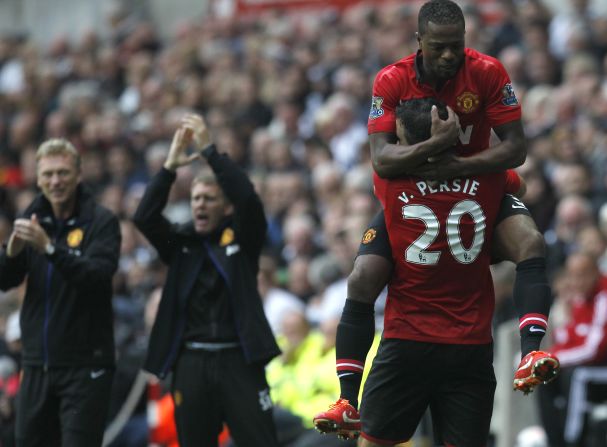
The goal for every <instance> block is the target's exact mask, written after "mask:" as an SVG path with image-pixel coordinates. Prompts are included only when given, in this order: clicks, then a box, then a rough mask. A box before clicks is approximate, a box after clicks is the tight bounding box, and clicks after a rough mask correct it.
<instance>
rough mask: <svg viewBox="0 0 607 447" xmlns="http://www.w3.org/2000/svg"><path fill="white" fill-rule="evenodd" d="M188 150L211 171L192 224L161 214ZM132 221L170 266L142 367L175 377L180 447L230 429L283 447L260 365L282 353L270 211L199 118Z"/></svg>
mask: <svg viewBox="0 0 607 447" xmlns="http://www.w3.org/2000/svg"><path fill="white" fill-rule="evenodd" d="M190 143H194V146H195V148H196V150H198V151H200V155H202V157H203V158H204V159H206V161H207V163H208V165H209V167H210V169H206V170H204V171H203V172H202V173H201V174H199V175H198V176H197V177H196V178H195V179H194V181H193V182H192V188H191V197H190V205H191V209H192V221H191V222H189V223H187V224H185V225H172V224H171V223H170V222H169V221H168V220H167V219H166V218H165V217H163V215H162V211H163V209H164V207H165V205H166V203H167V200H168V196H169V192H170V189H171V185H172V184H173V181H174V180H175V177H176V174H175V171H176V169H177V168H178V167H180V166H185V165H187V164H190V163H191V162H193V161H194V160H196V159H199V158H200V155H199V154H192V155H187V154H186V147H187V146H188V145H189V144H190ZM134 221H135V225H136V226H137V228H139V230H140V231H141V232H142V233H143V234H144V235H145V236H146V238H147V239H148V240H149V241H150V243H151V244H152V245H153V246H154V247H155V248H156V250H157V251H158V255H159V256H160V258H161V259H162V261H163V262H165V263H166V264H167V265H168V266H169V270H168V274H167V279H166V284H165V285H164V289H163V293H162V298H161V301H160V305H159V308H158V316H157V318H156V321H155V323H154V327H153V329H152V333H151V337H150V345H149V349H148V355H147V359H146V362H145V369H146V370H147V371H150V372H151V373H153V374H155V375H156V376H158V377H161V378H162V377H164V376H165V375H166V374H167V372H169V371H172V372H173V383H172V392H173V399H174V402H175V421H176V425H177V433H178V437H179V444H180V446H181V447H199V446H205V447H212V446H216V445H217V436H218V434H219V433H220V431H221V429H222V425H223V423H224V422H226V423H227V424H228V427H229V429H230V433H231V435H232V437H233V439H234V440H235V442H236V444H238V446H239V447H247V446H250V447H259V446H264V447H275V446H277V445H278V444H277V441H276V434H275V428H274V423H273V420H272V411H271V410H272V401H271V400H270V396H269V389H268V385H267V382H266V378H265V372H264V365H265V364H266V363H267V362H268V361H269V360H270V359H272V358H273V357H275V356H276V355H278V354H279V352H280V351H279V349H278V346H277V344H276V341H275V340H274V336H273V335H272V331H271V329H270V326H269V324H268V321H267V320H266V317H265V314H264V311H263V306H262V302H261V298H260V296H259V292H258V291H257V271H258V270H259V265H258V264H259V255H260V252H261V249H262V246H263V242H264V238H265V234H266V227H267V224H266V219H265V215H264V210H263V206H262V204H261V201H260V198H259V196H258V195H257V194H256V193H255V190H254V188H253V185H252V183H251V182H250V180H249V179H248V177H247V176H246V174H245V173H243V172H242V171H241V170H240V169H239V168H238V166H236V164H235V163H234V162H233V161H231V160H230V159H229V158H228V157H227V156H225V155H221V154H219V153H218V152H217V150H216V148H215V146H214V145H213V144H211V140H210V136H209V132H208V130H207V128H206V125H205V123H204V121H203V120H202V118H201V117H200V116H197V115H188V116H186V117H185V118H184V119H183V121H182V125H181V127H180V128H179V129H178V130H177V131H176V133H175V136H174V138H173V142H172V144H171V148H170V150H169V154H168V156H167V160H166V162H165V164H164V168H163V169H161V170H160V172H158V174H157V175H156V176H155V177H154V178H153V179H152V180H151V182H150V184H149V185H148V187H147V189H146V192H145V194H144V196H143V198H142V199H141V202H140V204H139V207H138V209H137V212H136V213H135V216H134Z"/></svg>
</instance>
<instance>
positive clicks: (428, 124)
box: [396, 98, 449, 144]
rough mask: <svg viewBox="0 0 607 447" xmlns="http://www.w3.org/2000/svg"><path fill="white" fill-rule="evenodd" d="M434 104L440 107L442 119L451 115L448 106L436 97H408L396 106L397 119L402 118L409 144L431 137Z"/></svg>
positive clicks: (439, 114) (439, 113) (439, 111)
mask: <svg viewBox="0 0 607 447" xmlns="http://www.w3.org/2000/svg"><path fill="white" fill-rule="evenodd" d="M432 106H436V107H437V108H438V116H439V117H440V119H442V120H446V119H447V116H449V113H448V112H447V106H445V104H443V103H442V102H440V101H439V100H438V99H436V98H415V99H408V100H406V101H403V102H401V103H400V104H399V105H398V106H397V107H396V119H397V120H400V121H401V122H402V123H403V125H404V127H405V138H406V139H407V143H408V144H416V143H419V142H420V141H425V140H427V139H428V138H430V131H431V130H432V115H430V110H432Z"/></svg>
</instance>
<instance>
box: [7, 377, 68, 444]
mask: <svg viewBox="0 0 607 447" xmlns="http://www.w3.org/2000/svg"><path fill="white" fill-rule="evenodd" d="M16 411H17V420H16V425H15V438H16V445H17V447H48V446H52V447H55V446H59V445H60V439H61V424H60V421H59V416H58V415H59V400H58V399H57V398H55V397H54V396H52V395H51V392H50V383H49V375H48V374H47V373H46V372H45V371H43V370H42V367H31V366H25V367H24V368H23V372H22V376H21V384H20V386H19V393H18V394H17V406H16Z"/></svg>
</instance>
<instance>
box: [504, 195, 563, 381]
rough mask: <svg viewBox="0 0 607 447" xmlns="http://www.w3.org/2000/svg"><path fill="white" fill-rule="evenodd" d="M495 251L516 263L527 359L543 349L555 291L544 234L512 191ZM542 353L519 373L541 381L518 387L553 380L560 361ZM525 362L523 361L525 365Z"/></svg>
mask: <svg viewBox="0 0 607 447" xmlns="http://www.w3.org/2000/svg"><path fill="white" fill-rule="evenodd" d="M492 250H493V256H494V258H495V257H497V258H498V259H504V260H509V261H512V262H514V263H515V264H516V279H515V282H514V291H513V297H514V304H515V307H516V310H517V313H518V316H519V330H520V335H521V357H522V358H526V356H528V355H530V354H531V353H532V352H538V351H539V349H540V343H541V341H542V338H543V337H544V335H545V333H546V328H547V324H548V315H549V313H550V306H551V305H552V291H551V289H550V285H549V284H548V279H547V277H546V259H545V243H544V237H543V236H542V234H541V233H540V232H539V230H538V229H537V226H536V225H535V222H534V221H533V218H532V217H531V215H530V214H529V211H528V210H527V208H526V207H525V206H524V205H523V203H522V202H521V201H520V200H518V199H517V198H515V197H514V196H511V195H509V194H507V195H505V196H504V198H503V200H502V204H501V207H500V212H499V215H498V220H497V221H496V227H495V234H494V238H493V246H492ZM539 352H540V354H533V355H530V357H533V359H532V360H531V361H532V364H530V365H529V366H530V368H527V369H525V370H524V371H523V370H522V372H519V373H517V376H520V377H518V379H526V378H527V377H529V380H531V381H533V378H532V377H530V375H531V376H532V375H536V374H537V375H539V376H541V377H540V380H537V381H535V383H529V384H528V385H530V387H529V386H527V385H526V384H525V383H524V381H523V382H520V381H519V382H518V386H517V382H516V381H515V388H516V389H520V390H521V391H524V392H529V391H530V390H531V389H532V388H533V386H535V385H537V384H538V383H540V382H544V381H547V380H550V379H551V378H552V377H554V375H555V374H556V373H557V371H558V360H556V359H555V358H554V357H553V356H550V355H549V354H544V353H541V351H539ZM537 362H539V363H537ZM525 363H526V362H522V364H521V367H523V366H525V365H524V364H525ZM536 363H537V364H536ZM523 369H524V368H523ZM523 376H524V377H523Z"/></svg>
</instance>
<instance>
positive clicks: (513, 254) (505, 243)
mask: <svg viewBox="0 0 607 447" xmlns="http://www.w3.org/2000/svg"><path fill="white" fill-rule="evenodd" d="M494 238H495V239H494V247H493V248H494V254H496V255H497V257H498V258H500V259H504V260H508V261H512V262H514V263H516V264H518V263H519V262H522V261H524V260H526V259H531V258H538V257H544V256H545V251H546V247H545V242H544V236H543V235H542V233H540V232H539V230H538V229H537V226H536V225H535V222H534V221H533V219H532V218H531V217H530V216H526V215H516V216H511V217H509V218H507V219H505V220H503V221H502V222H500V224H499V225H498V226H497V228H496V232H495V235H494Z"/></svg>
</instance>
